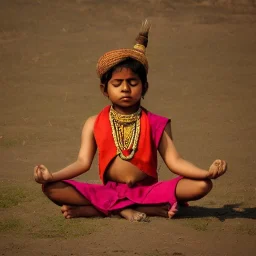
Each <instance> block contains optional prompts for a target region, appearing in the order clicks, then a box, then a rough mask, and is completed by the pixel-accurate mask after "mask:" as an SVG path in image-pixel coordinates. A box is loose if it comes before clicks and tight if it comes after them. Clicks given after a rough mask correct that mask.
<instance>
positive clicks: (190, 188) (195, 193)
mask: <svg viewBox="0 0 256 256" xmlns="http://www.w3.org/2000/svg"><path fill="white" fill-rule="evenodd" d="M211 189H212V181H211V180H209V179H206V180H192V179H187V178H183V179H181V180H180V181H179V182H178V184H177V186H176V198H177V202H178V203H179V204H182V203H186V202H188V201H194V200H198V199H200V198H202V197H204V196H206V195H207V194H208V193H209V192H210V191H211ZM136 210H137V211H139V212H143V213H145V214H146V215H148V216H161V217H168V218H172V217H173V216H174V215H175V214H176V213H177V211H178V209H177V205H173V206H171V208H170V209H169V206H168V205H154V206H153V205H147V206H143V205H140V206H138V207H136Z"/></svg>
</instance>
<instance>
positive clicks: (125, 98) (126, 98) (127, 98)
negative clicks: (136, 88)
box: [121, 96, 132, 100]
mask: <svg viewBox="0 0 256 256" xmlns="http://www.w3.org/2000/svg"><path fill="white" fill-rule="evenodd" d="M131 98H132V97H130V96H124V97H122V98H121V100H130V99H131Z"/></svg>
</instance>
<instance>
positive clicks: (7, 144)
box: [0, 137, 21, 149]
mask: <svg viewBox="0 0 256 256" xmlns="http://www.w3.org/2000/svg"><path fill="white" fill-rule="evenodd" d="M19 144H21V140H20V139H17V138H16V139H15V138H5V137H3V138H1V139H0V146H1V147H3V148H6V149H8V148H12V147H15V146H17V145H19Z"/></svg>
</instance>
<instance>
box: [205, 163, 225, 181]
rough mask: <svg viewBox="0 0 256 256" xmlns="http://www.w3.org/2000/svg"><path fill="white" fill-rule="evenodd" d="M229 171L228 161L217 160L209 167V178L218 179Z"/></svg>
mask: <svg viewBox="0 0 256 256" xmlns="http://www.w3.org/2000/svg"><path fill="white" fill-rule="evenodd" d="M226 171H227V163H226V161H224V160H220V159H217V160H215V161H214V162H213V163H212V165H211V166H210V168H209V172H208V178H209V179H217V178H218V177H220V176H221V175H223V174H224V173H225V172H226Z"/></svg>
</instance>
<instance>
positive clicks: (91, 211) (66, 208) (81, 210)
mask: <svg viewBox="0 0 256 256" xmlns="http://www.w3.org/2000/svg"><path fill="white" fill-rule="evenodd" d="M61 212H62V214H63V216H64V217H65V218H66V219H71V218H80V217H103V216H104V215H103V214H102V213H101V212H99V211H98V210H97V209H95V208H94V207H93V206H91V205H86V206H70V205H63V206H62V207H61Z"/></svg>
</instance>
